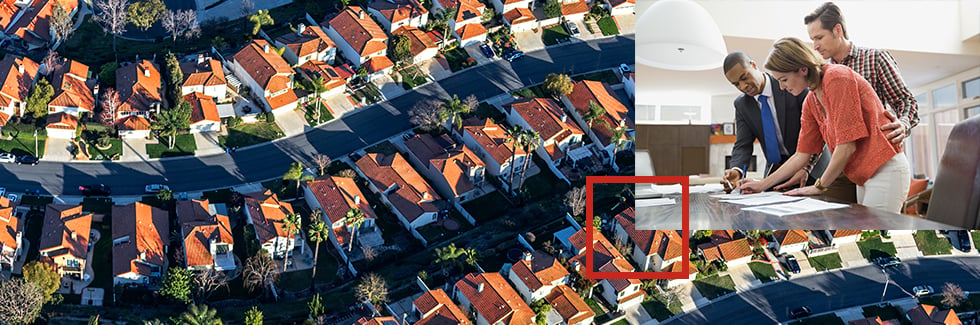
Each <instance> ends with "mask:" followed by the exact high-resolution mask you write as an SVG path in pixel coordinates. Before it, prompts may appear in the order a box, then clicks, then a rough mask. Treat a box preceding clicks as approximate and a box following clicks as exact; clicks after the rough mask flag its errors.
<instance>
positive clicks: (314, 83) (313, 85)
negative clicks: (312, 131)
mask: <svg viewBox="0 0 980 325" xmlns="http://www.w3.org/2000/svg"><path fill="white" fill-rule="evenodd" d="M308 83H309V87H308V89H307V90H308V91H310V92H312V93H314V94H316V98H315V99H314V101H316V112H314V113H313V114H314V115H313V116H315V117H316V124H317V125H320V115H321V114H320V111H321V109H320V101H321V100H322V98H320V94H323V92H325V91H327V80H326V79H325V78H323V76H322V75H318V76H316V78H314V79H312V80H309V81H308Z"/></svg>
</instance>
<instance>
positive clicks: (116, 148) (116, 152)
mask: <svg viewBox="0 0 980 325" xmlns="http://www.w3.org/2000/svg"><path fill="white" fill-rule="evenodd" d="M85 143H86V144H87V145H88V155H89V157H88V158H89V160H110V158H111V157H116V159H115V160H119V157H121V156H122V151H123V150H122V149H123V143H122V139H119V138H112V139H110V140H109V144H110V146H109V148H106V149H105V150H102V149H99V148H98V146H97V143H98V142H97V140H92V141H86V142H85Z"/></svg>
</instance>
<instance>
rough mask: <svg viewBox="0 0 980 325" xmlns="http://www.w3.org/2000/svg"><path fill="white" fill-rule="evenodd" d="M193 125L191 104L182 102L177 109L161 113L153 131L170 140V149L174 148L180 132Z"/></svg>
mask: <svg viewBox="0 0 980 325" xmlns="http://www.w3.org/2000/svg"><path fill="white" fill-rule="evenodd" d="M190 124H191V104H190V103H188V102H186V101H180V104H178V105H177V107H174V108H172V109H169V110H165V111H163V112H160V114H157V115H156V122H154V123H153V125H152V129H154V130H158V131H160V135H163V136H166V137H169V138H170V141H168V142H167V145H168V147H169V148H170V149H173V148H174V142H175V139H176V137H177V134H178V133H180V131H183V130H186V129H187V128H189V127H190Z"/></svg>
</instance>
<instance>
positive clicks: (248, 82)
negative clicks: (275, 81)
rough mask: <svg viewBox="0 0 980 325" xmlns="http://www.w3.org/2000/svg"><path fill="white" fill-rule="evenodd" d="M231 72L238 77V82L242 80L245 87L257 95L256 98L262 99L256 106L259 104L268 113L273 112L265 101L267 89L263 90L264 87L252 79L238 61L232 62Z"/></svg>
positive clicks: (233, 60)
mask: <svg viewBox="0 0 980 325" xmlns="http://www.w3.org/2000/svg"><path fill="white" fill-rule="evenodd" d="M231 71H232V73H233V74H234V75H235V76H236V77H238V80H241V82H242V83H243V84H244V85H245V86H248V89H250V90H251V91H252V94H253V95H255V97H260V98H262V100H260V101H258V102H256V103H255V104H259V105H260V106H261V107H262V108H263V109H264V110H266V111H268V110H271V108H270V107H269V102H268V101H266V100H265V88H262V86H261V85H259V83H258V82H256V81H255V79H252V75H250V74H248V72H247V71H245V68H243V67H242V65H241V64H240V63H238V61H235V59H232V60H231Z"/></svg>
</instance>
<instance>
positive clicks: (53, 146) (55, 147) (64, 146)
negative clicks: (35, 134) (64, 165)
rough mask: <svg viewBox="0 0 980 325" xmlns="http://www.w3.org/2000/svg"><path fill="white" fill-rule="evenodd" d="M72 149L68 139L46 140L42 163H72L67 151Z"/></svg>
mask: <svg viewBox="0 0 980 325" xmlns="http://www.w3.org/2000/svg"><path fill="white" fill-rule="evenodd" d="M72 147H74V145H72V143H71V140H70V139H58V138H48V140H47V142H45V145H44V156H43V158H44V159H43V160H44V161H72V159H74V157H73V156H72V154H71V152H70V151H68V150H69V149H70V148H72Z"/></svg>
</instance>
